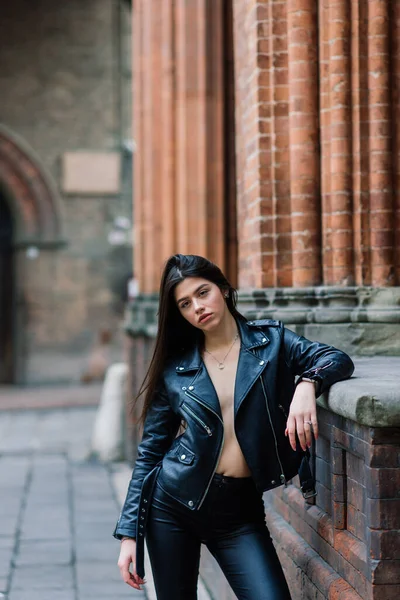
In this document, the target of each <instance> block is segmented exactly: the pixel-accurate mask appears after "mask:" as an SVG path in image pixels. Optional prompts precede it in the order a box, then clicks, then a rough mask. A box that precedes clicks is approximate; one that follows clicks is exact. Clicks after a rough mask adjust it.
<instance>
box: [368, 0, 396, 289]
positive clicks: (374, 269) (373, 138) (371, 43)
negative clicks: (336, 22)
mask: <svg viewBox="0 0 400 600" xmlns="http://www.w3.org/2000/svg"><path fill="white" fill-rule="evenodd" d="M390 85H391V77H390V57H389V0H385V1H383V0H370V1H369V2H368V90H369V127H370V130H369V140H370V172H369V173H370V179H369V185H370V214H371V217H370V219H371V221H370V227H371V283H372V285H374V286H381V285H382V286H387V285H394V284H395V273H394V248H393V184H392V107H391V94H390Z"/></svg>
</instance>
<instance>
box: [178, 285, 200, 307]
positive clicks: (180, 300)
mask: <svg viewBox="0 0 400 600" xmlns="http://www.w3.org/2000/svg"><path fill="white" fill-rule="evenodd" d="M206 285H208V283H202V284H201V285H199V287H197V288H196V289H195V290H194V292H193V293H194V294H197V292H199V291H200V290H201V288H202V287H204V286H206ZM188 298H189V296H185V297H184V298H179V300H177V301H176V303H177V304H179V303H180V302H182V301H183V300H188Z"/></svg>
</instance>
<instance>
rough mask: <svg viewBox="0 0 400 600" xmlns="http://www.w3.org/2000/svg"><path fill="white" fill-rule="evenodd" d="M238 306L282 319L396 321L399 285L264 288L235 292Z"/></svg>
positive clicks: (251, 314) (252, 314)
mask: <svg viewBox="0 0 400 600" xmlns="http://www.w3.org/2000/svg"><path fill="white" fill-rule="evenodd" d="M238 305H239V310H240V311H241V312H243V313H244V314H246V315H247V316H249V318H253V319H256V318H257V319H261V318H267V319H278V320H281V321H284V322H285V323H293V324H301V323H400V287H392V288H373V287H330V286H319V287H312V288H265V289H255V290H246V291H240V292H239V303H238Z"/></svg>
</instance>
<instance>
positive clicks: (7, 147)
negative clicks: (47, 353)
mask: <svg viewBox="0 0 400 600" xmlns="http://www.w3.org/2000/svg"><path fill="white" fill-rule="evenodd" d="M62 224H63V218H62V202H61V199H60V197H59V195H58V193H57V190H56V186H55V185H54V182H53V181H52V179H51V177H50V176H49V174H48V173H47V172H46V169H45V168H44V167H43V165H42V164H41V163H40V160H39V159H38V157H37V156H36V154H35V152H34V151H33V150H32V149H31V148H30V147H29V146H28V145H27V144H26V142H25V141H24V140H22V139H21V138H20V137H19V136H18V135H16V134H15V133H14V132H12V131H10V130H9V129H8V128H7V127H5V126H4V125H1V124H0V384H10V383H25V382H26V377H25V375H26V374H25V360H26V357H27V356H28V355H29V352H30V348H29V336H28V334H27V327H26V325H27V318H28V317H29V313H30V311H31V310H32V307H31V306H30V304H29V302H30V301H29V293H28V291H27V289H26V279H27V269H31V268H32V265H31V264H29V263H30V261H29V258H28V257H29V256H30V254H31V253H32V252H38V251H40V252H53V251H54V250H56V249H57V248H60V247H61V246H64V245H65V240H64V236H63V227H62Z"/></svg>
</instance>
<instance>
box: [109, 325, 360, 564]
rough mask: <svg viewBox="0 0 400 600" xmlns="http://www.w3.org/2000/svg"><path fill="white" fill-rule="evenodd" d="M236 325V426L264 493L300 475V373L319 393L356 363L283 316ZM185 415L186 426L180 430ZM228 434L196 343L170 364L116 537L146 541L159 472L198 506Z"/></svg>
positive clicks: (176, 493) (173, 491)
mask: <svg viewBox="0 0 400 600" xmlns="http://www.w3.org/2000/svg"><path fill="white" fill-rule="evenodd" d="M238 327H239V332H240V337H241V349H240V355H239V362H238V368H237V375H236V384H235V393H234V415H235V416H234V422H235V432H236V436H237V439H238V442H239V444H240V447H241V450H242V452H243V455H244V457H245V459H246V462H247V464H248V466H249V468H250V471H251V474H252V476H253V478H254V481H255V483H256V486H257V488H258V489H259V491H260V492H262V491H265V490H269V489H271V488H274V487H276V486H279V485H281V484H284V483H286V481H287V480H289V479H291V478H292V477H294V476H295V475H296V474H297V472H298V468H299V464H300V461H301V459H302V457H303V456H304V453H303V451H302V450H301V448H300V446H298V450H297V451H296V452H295V451H293V449H292V448H291V446H290V444H289V440H288V437H285V435H284V431H285V427H286V419H287V415H288V413H289V406H290V403H291V401H292V398H293V394H294V391H295V376H296V375H299V376H300V379H301V377H302V376H304V377H307V378H310V379H315V380H317V381H318V389H317V395H320V394H322V393H323V392H324V391H325V390H327V389H328V388H329V386H331V385H332V384H333V383H335V382H337V381H340V380H342V379H346V378H348V377H350V376H351V375H352V373H353V370H354V365H353V363H352V361H351V359H350V358H349V357H348V356H347V354H345V353H344V352H341V351H340V350H337V349H336V348H333V347H332V346H327V345H326V344H321V343H318V342H311V341H309V340H307V339H305V338H304V337H302V336H299V335H297V334H296V333H294V332H293V331H290V330H289V329H286V328H284V326H283V324H282V323H281V322H279V321H272V320H259V321H246V320H245V319H241V318H240V319H238ZM298 381H299V380H298ZM182 419H184V421H185V422H186V424H187V427H186V429H185V431H184V432H183V433H182V434H181V435H179V436H178V437H176V436H177V432H178V429H179V426H180V424H181V422H182ZM223 441H224V427H223V422H222V415H221V409H220V405H219V401H218V397H217V395H216V392H215V389H214V386H213V384H212V382H211V379H210V377H209V375H208V373H207V370H206V368H205V366H204V363H203V361H202V358H201V355H200V352H199V349H198V348H197V347H195V348H193V349H192V350H191V351H188V352H186V353H185V354H184V355H183V356H182V357H180V359H178V360H176V361H175V362H174V363H170V364H168V365H167V366H166V368H165V369H164V373H163V378H162V381H161V382H160V387H159V392H158V394H157V395H156V397H155V398H154V401H153V403H152V405H151V407H150V409H149V412H148V414H147V418H146V421H145V426H144V430H143V437H142V441H141V443H140V445H139V448H138V457H137V460H136V465H135V468H134V471H133V474H132V479H131V481H130V484H129V488H128V493H127V496H126V500H125V503H124V506H123V508H122V512H121V515H120V517H119V519H118V522H117V525H116V528H115V530H114V537H116V538H117V539H120V538H121V537H122V536H129V537H133V538H136V536H137V534H139V536H140V538H142V540H143V536H144V533H145V526H146V521H147V513H148V508H149V506H150V504H151V487H152V485H153V484H154V481H153V482H152V484H151V485H150V486H147V488H146V486H145V485H144V484H145V480H146V479H147V480H148V481H150V479H151V474H153V475H154V473H157V477H159V479H160V483H161V485H162V487H163V488H164V489H165V491H167V492H168V493H169V494H170V495H171V496H172V497H173V498H175V500H176V501H177V502H181V503H182V504H184V505H185V506H186V507H188V508H189V509H192V510H198V509H199V508H200V506H201V504H202V502H203V501H204V498H205V496H206V493H207V490H208V488H209V485H210V482H211V479H212V477H213V474H214V472H215V470H216V468H217V464H218V461H219V457H220V455H221V452H222V447H223ZM155 467H157V468H156V469H155ZM153 480H154V477H153ZM137 539H138V541H139V538H137ZM142 540H141V541H142ZM139 558H140V557H139ZM140 571H141V572H143V568H140V569H138V573H139V572H140Z"/></svg>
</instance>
